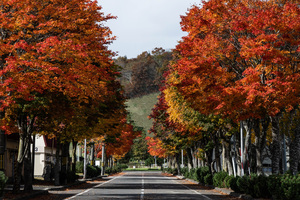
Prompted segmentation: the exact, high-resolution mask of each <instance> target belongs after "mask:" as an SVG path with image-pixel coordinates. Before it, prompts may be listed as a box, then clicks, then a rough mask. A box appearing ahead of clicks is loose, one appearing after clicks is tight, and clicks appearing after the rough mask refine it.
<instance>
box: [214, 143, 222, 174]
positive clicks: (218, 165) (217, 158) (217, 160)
mask: <svg viewBox="0 0 300 200" xmlns="http://www.w3.org/2000/svg"><path fill="white" fill-rule="evenodd" d="M215 163H216V170H217V172H220V171H221V161H220V148H219V145H218V143H216V146H215Z"/></svg>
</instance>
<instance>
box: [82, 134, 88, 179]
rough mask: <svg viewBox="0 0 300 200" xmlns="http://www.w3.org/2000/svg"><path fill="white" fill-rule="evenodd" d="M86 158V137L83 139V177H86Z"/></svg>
mask: <svg viewBox="0 0 300 200" xmlns="http://www.w3.org/2000/svg"><path fill="white" fill-rule="evenodd" d="M86 158H87V149H86V139H84V159H83V179H86V177H87V176H86V175H87V174H86V165H87V163H86Z"/></svg>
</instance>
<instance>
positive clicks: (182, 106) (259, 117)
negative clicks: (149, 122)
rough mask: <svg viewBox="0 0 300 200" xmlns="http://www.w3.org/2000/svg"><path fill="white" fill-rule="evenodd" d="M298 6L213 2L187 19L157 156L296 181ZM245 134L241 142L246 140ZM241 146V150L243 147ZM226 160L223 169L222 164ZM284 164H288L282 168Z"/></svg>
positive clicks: (161, 118) (155, 142)
mask: <svg viewBox="0 0 300 200" xmlns="http://www.w3.org/2000/svg"><path fill="white" fill-rule="evenodd" d="M299 21H300V8H299V2H298V1H292V0H287V1H253V0H210V1H205V2H202V6H201V7H200V6H193V7H192V8H191V9H190V10H189V11H188V13H187V14H186V16H182V21H181V27H182V30H183V31H186V32H187V33H188V35H187V36H185V37H183V38H182V41H180V42H179V44H178V45H177V47H176V49H175V50H174V51H173V55H174V57H175V59H174V60H173V61H172V62H171V63H170V65H169V71H168V73H166V75H165V81H164V86H163V87H162V88H161V94H160V97H159V100H158V103H157V104H156V106H155V107H154V108H153V111H152V114H151V115H150V117H151V118H153V119H154V123H153V127H152V129H151V130H150V131H151V132H152V133H153V134H154V137H153V138H148V141H149V142H148V144H149V151H150V153H152V155H157V156H164V157H166V156H169V157H175V158H177V159H176V160H177V166H179V162H180V157H179V155H180V152H181V149H185V152H186V155H187V159H188V163H189V167H190V168H191V167H199V166H201V165H207V166H209V167H210V169H211V171H212V172H213V171H221V170H222V169H223V170H226V171H227V172H229V174H233V173H234V171H235V166H236V165H237V166H238V169H239V170H240V171H241V172H242V170H243V169H244V170H245V172H247V173H249V172H255V173H258V174H262V168H263V162H264V160H265V159H267V158H270V159H271V167H272V173H274V174H278V173H281V172H282V167H281V166H282V165H281V164H282V162H284V160H283V158H285V156H283V153H285V149H283V147H284V145H285V143H287V146H288V148H289V160H288V162H289V165H290V170H291V171H292V172H293V174H296V173H297V172H298V171H299V160H300V122H299V120H300V110H299V100H300V99H299V98H300V96H299V94H300V93H299V92H300V73H299V63H300V48H299V47H300V46H299V44H300V34H299V31H300V24H299ZM240 132H242V134H240ZM241 143H242V145H240V144H241ZM221 154H222V155H223V156H222V157H223V165H222V167H221V161H220V157H221ZM283 164H284V163H283Z"/></svg>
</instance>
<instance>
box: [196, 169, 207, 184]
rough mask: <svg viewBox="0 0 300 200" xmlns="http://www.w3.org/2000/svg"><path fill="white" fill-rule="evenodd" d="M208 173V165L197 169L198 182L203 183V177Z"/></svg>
mask: <svg viewBox="0 0 300 200" xmlns="http://www.w3.org/2000/svg"><path fill="white" fill-rule="evenodd" d="M208 174H210V171H209V167H207V166H206V167H200V168H198V169H197V180H198V181H199V182H200V183H205V182H204V177H205V176H206V175H208Z"/></svg>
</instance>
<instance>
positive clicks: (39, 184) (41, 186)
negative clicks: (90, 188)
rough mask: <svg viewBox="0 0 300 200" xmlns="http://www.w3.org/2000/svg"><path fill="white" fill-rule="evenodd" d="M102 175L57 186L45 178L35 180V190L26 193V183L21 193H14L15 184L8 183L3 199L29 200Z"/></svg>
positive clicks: (22, 186)
mask: <svg viewBox="0 0 300 200" xmlns="http://www.w3.org/2000/svg"><path fill="white" fill-rule="evenodd" d="M102 177H106V176H97V177H94V178H89V179H85V180H84V179H78V180H77V181H76V182H74V183H68V184H66V185H60V186H55V185H54V183H53V182H46V181H43V180H35V181H34V182H33V191H31V192H27V193H25V192H24V191H23V189H24V185H21V192H20V194H13V193H12V189H13V185H12V184H8V185H6V187H5V188H4V197H3V200H28V199H32V198H34V197H37V196H39V195H43V194H48V191H49V190H63V189H66V188H69V187H72V186H75V185H80V184H83V183H86V182H87V181H93V180H96V179H98V178H102Z"/></svg>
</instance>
